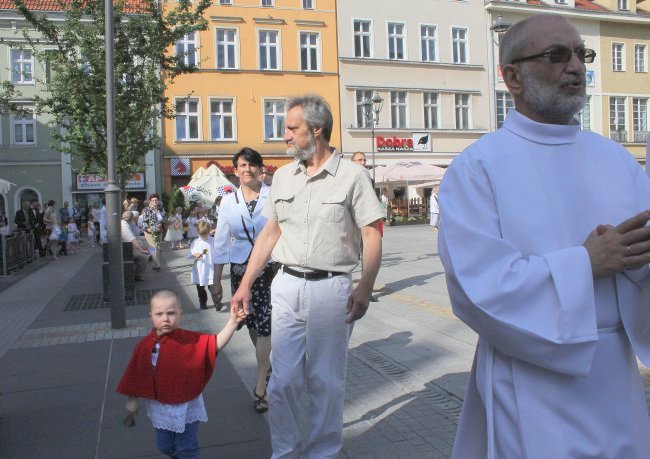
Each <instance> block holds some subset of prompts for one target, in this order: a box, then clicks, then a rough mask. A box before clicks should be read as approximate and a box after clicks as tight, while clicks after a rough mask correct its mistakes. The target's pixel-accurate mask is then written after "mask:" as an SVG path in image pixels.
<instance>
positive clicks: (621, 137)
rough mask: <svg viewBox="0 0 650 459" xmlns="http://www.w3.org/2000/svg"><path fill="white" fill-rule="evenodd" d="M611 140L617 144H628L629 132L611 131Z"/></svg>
mask: <svg viewBox="0 0 650 459" xmlns="http://www.w3.org/2000/svg"><path fill="white" fill-rule="evenodd" d="M609 138H610V139H612V140H615V141H617V142H627V131H611V132H610V133H609Z"/></svg>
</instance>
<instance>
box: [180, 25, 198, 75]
mask: <svg viewBox="0 0 650 459" xmlns="http://www.w3.org/2000/svg"><path fill="white" fill-rule="evenodd" d="M196 34H197V32H190V33H188V34H187V35H185V36H184V37H183V38H181V39H180V40H178V41H177V42H176V57H177V58H178V59H179V61H180V62H179V63H180V64H181V65H183V66H184V67H193V66H195V65H196V61H197V59H196V54H197V51H198V46H197V42H196Z"/></svg>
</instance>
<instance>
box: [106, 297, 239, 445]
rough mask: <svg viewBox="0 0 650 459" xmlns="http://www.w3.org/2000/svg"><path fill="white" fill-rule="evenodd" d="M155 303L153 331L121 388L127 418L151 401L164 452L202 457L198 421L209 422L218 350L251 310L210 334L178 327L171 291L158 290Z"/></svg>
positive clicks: (139, 346) (149, 410)
mask: <svg viewBox="0 0 650 459" xmlns="http://www.w3.org/2000/svg"><path fill="white" fill-rule="evenodd" d="M150 305H151V311H150V313H149V314H150V316H151V321H152V322H153V330H152V331H151V333H150V334H149V335H147V336H145V337H144V338H143V339H142V340H141V341H140V342H139V343H138V344H137V346H136V348H135V350H134V351H133V355H132V356H131V361H130V362H129V365H128V367H127V368H126V371H125V372H124V375H123V376H122V379H121V380H120V383H119V384H118V386H117V392H119V393H120V394H123V395H126V396H127V397H129V398H128V400H127V402H126V409H127V411H128V412H129V416H127V419H129V418H130V419H132V418H133V416H134V415H135V414H136V413H137V411H138V398H144V399H145V400H146V406H147V415H148V416H149V419H150V420H151V423H152V424H153V426H154V428H155V429H156V444H157V446H158V449H160V451H162V452H163V453H164V454H166V455H168V456H170V457H179V456H180V457H184V458H194V457H198V452H199V445H198V426H199V422H206V421H207V420H208V416H207V413H206V411H205V405H204V403H203V395H202V392H203V389H204V387H205V385H206V384H207V383H208V380H209V379H210V376H212V372H213V370H214V365H215V362H216V359H217V353H218V352H219V350H220V349H222V348H223V347H224V346H225V345H226V344H228V341H230V338H232V335H233V333H234V332H235V330H236V329H237V324H238V323H240V322H241V321H242V320H244V319H245V318H246V314H245V313H244V312H243V311H240V312H239V313H235V312H233V311H231V312H230V318H229V319H228V323H227V324H226V326H225V327H224V328H223V330H221V332H219V334H218V335H211V334H206V333H197V332H193V331H189V330H183V329H182V328H178V327H179V325H180V322H181V315H182V309H181V306H180V302H179V299H178V296H177V295H176V294H175V293H174V292H172V291H171V290H160V291H158V292H156V293H155V294H154V295H153V297H151V302H150Z"/></svg>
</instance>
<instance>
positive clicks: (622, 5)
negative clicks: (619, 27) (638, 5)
mask: <svg viewBox="0 0 650 459" xmlns="http://www.w3.org/2000/svg"><path fill="white" fill-rule="evenodd" d="M618 9H619V10H622V11H627V10H629V8H628V7H627V0H618Z"/></svg>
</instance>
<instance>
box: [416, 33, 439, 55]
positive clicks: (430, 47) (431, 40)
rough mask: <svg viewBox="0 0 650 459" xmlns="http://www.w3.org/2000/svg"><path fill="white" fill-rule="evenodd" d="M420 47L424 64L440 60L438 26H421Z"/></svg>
mask: <svg viewBox="0 0 650 459" xmlns="http://www.w3.org/2000/svg"><path fill="white" fill-rule="evenodd" d="M420 47H421V48H422V62H435V61H437V60H438V55H437V53H436V26H430V25H423V26H420Z"/></svg>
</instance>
